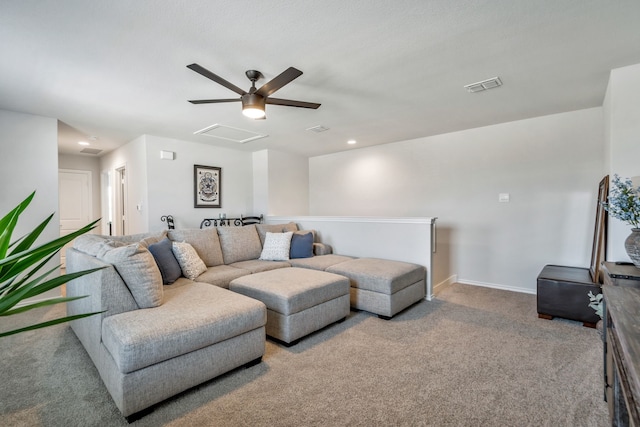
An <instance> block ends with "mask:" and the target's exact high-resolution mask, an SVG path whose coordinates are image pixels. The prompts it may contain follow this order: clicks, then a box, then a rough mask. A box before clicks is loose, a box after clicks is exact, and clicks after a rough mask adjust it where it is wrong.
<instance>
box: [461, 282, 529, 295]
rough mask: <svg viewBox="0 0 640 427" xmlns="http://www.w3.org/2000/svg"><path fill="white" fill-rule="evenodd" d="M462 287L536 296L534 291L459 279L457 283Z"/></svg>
mask: <svg viewBox="0 0 640 427" xmlns="http://www.w3.org/2000/svg"><path fill="white" fill-rule="evenodd" d="M457 282H458V283H462V284H463V285H471V286H480V287H483V288H491V289H500V290H503V291H512V292H520V293H522V294H531V295H536V291H535V290H533V289H527V288H519V287H517V286H506V285H498V284H496V283H487V282H478V281H475V280H466V279H460V280H458V281H457Z"/></svg>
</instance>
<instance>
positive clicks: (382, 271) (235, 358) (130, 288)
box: [66, 223, 426, 419]
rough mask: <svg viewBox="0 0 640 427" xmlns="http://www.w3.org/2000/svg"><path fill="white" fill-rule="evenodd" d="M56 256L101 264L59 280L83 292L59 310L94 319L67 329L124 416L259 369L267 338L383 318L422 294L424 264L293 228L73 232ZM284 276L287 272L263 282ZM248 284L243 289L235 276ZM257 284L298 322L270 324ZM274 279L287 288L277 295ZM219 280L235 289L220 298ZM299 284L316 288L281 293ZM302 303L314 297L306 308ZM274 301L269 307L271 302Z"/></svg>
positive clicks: (70, 265) (76, 266)
mask: <svg viewBox="0 0 640 427" xmlns="http://www.w3.org/2000/svg"><path fill="white" fill-rule="evenodd" d="M285 235H286V238H284V236H285ZM282 242H286V243H287V244H286V245H284V244H280V243H282ZM66 259H67V271H68V272H75V271H80V270H85V269H89V268H95V267H102V269H101V270H99V271H98V272H96V273H93V274H90V275H87V276H83V277H81V278H78V279H76V280H73V281H71V282H69V283H68V284H67V295H68V296H71V297H73V296H83V295H89V296H88V297H87V298H81V299H77V300H74V301H71V302H69V303H68V304H67V311H68V314H69V315H75V314H80V313H87V312H101V313H100V314H98V315H95V316H91V317H86V318H82V319H78V320H75V321H73V322H72V323H71V327H72V329H73V331H74V332H75V334H76V335H77V337H78V338H79V340H80V342H81V343H82V344H83V346H84V347H85V349H86V351H87V353H88V354H89V356H90V358H91V359H92V361H93V363H94V364H95V366H96V367H97V369H98V372H99V373H100V376H101V378H102V379H103V381H104V383H105V386H106V387H107V389H108V391H109V392H110V394H111V395H112V397H113V399H114V402H115V403H116V406H117V407H118V408H119V410H120V411H121V412H122V414H123V415H124V416H125V417H128V418H129V419H132V418H136V417H137V416H138V415H141V414H143V413H144V411H145V410H146V409H147V408H149V407H151V406H152V405H154V404H156V403H158V402H161V401H162V400H165V399H167V398H168V397H171V396H173V395H175V394H177V393H180V392H182V391H184V390H186V389H189V388H191V387H194V386H196V385H198V384H200V383H202V382H204V381H207V380H209V379H212V378H215V377H217V376H219V375H221V374H223V373H226V372H229V371H231V370H233V369H236V368H239V367H242V366H251V365H252V364H255V363H259V362H260V361H261V358H262V356H263V355H264V352H265V338H266V335H267V334H268V335H270V336H273V337H281V336H284V337H288V336H291V335H292V334H294V335H295V338H298V337H299V336H300V335H301V334H307V333H309V332H310V331H312V330H317V329H319V328H320V327H323V326H324V325H328V324H329V323H330V322H333V321H336V320H338V319H341V318H344V317H345V316H346V315H347V314H348V311H349V305H351V308H354V309H364V310H367V311H371V312H373V313H375V314H378V315H379V316H380V317H382V318H390V317H392V316H393V315H395V314H396V313H397V312H399V311H401V310H402V309H404V308H406V307H408V306H409V305H411V304H413V303H415V302H417V301H419V300H421V299H423V298H424V296H425V273H426V272H425V269H424V267H422V266H418V265H415V264H408V263H400V262H397V261H388V260H368V259H356V258H353V257H349V256H343V255H336V254H333V253H332V248H331V247H329V246H327V245H323V244H321V243H318V242H315V233H314V232H313V231H299V230H298V229H297V226H296V224H295V223H289V224H277V225H274V224H257V225H249V226H244V227H218V228H208V229H185V230H168V231H163V232H158V233H145V234H139V235H132V236H119V237H114V236H111V237H109V236H98V235H84V236H81V237H79V238H78V239H76V241H75V242H74V246H73V247H72V248H69V249H68V250H67V253H66ZM292 267H295V268H293V269H292ZM287 268H289V269H291V274H287V275H283V274H275V275H274V274H268V272H270V271H275V270H278V269H287ZM332 269H333V272H331V273H329V272H330V271H331V270H332ZM293 270H295V273H293ZM305 271H307V272H308V273H305ZM319 272H324V273H319ZM323 274H324V276H322V275H323ZM318 275H320V276H321V277H318ZM249 276H251V281H247V280H246V279H244V278H247V277H249ZM261 277H263V278H264V281H265V282H266V281H267V279H269V280H270V281H271V283H270V285H272V286H273V285H275V286H276V287H278V286H279V287H280V288H282V289H284V290H285V291H286V292H285V293H284V299H285V300H286V299H287V298H289V299H292V298H297V299H296V301H294V302H292V303H291V304H289V303H290V301H284V304H285V305H287V307H290V306H292V305H297V306H300V304H303V305H304V304H306V305H305V306H304V307H302V308H305V314H304V316H303V317H302V319H303V320H299V319H301V318H300V317H296V316H291V317H288V319H293V320H289V321H288V322H281V317H282V316H281V315H280V314H279V313H274V311H273V309H274V307H272V304H273V301H271V300H272V299H273V298H271V297H268V298H267V300H265V299H264V298H263V301H264V302H263V301H260V300H259V299H256V298H259V297H256V293H255V291H256V289H257V290H258V291H259V293H260V292H262V291H263V290H262V289H260V287H261V282H262V280H261ZM285 277H286V278H287V279H284V278H285ZM327 278H328V279H329V280H328V281H327V280H325V279H327ZM317 279H320V280H319V281H318V280H317ZM243 280H244V281H243ZM282 280H289V281H291V280H294V282H293V283H287V284H285V285H286V286H284V288H283V287H282V286H281V285H282V284H281V283H279V282H281V281H282ZM307 282H308V284H305V283H307ZM312 282H313V283H314V284H313V285H311V283H312ZM321 282H322V283H323V284H322V285H317V283H321ZM324 282H327V283H326V284H324ZM329 282H332V283H331V285H330V286H331V287H330V286H329ZM338 282H340V283H338ZM342 282H344V283H342ZM230 284H232V289H233V285H235V289H237V290H238V291H237V292H233V291H232V290H229V287H230ZM245 285H252V286H253V290H251V289H250V290H249V294H248V295H251V296H253V297H251V296H247V295H243V294H242V292H243V291H242V289H245V290H246V286H245ZM304 286H314V287H316V288H318V289H320V290H318V289H315V288H314V289H311V290H310V292H307V293H304V294H300V292H297V294H300V295H293V294H291V292H290V291H291V290H293V291H296V288H298V287H304ZM318 286H322V288H320V287H318ZM251 292H253V293H251ZM244 293H247V292H244ZM309 295H311V298H315V299H316V300H318V298H320V299H319V300H318V301H317V303H315V302H312V303H310V302H309V298H310V297H309ZM278 298H279V299H280V301H276V302H275V304H276V305H277V304H279V305H283V302H282V298H283V297H282V295H279V296H278ZM345 298H346V299H345ZM349 301H350V304H349ZM345 304H346V306H345ZM345 307H346V308H345ZM276 309H277V308H276ZM287 309H288V308H287ZM345 310H346V312H347V313H345ZM280 311H282V310H280ZM296 315H297V314H296ZM274 316H279V317H274ZM297 316H298V315H297ZM270 319H276V320H277V322H274V321H271V320H270ZM318 319H320V321H318ZM278 322H279V323H278ZM295 323H298V324H295ZM300 324H302V326H300ZM274 325H275V326H274ZM309 325H311V326H309ZM268 328H271V330H269V329H268ZM274 328H276V329H280V330H274Z"/></svg>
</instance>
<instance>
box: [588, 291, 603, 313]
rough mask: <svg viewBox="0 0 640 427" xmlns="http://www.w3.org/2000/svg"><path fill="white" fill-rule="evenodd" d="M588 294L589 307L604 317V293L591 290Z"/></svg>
mask: <svg viewBox="0 0 640 427" xmlns="http://www.w3.org/2000/svg"><path fill="white" fill-rule="evenodd" d="M587 295H588V296H589V307H591V308H593V309H594V310H595V312H596V314H597V315H598V317H600V318H601V319H602V294H594V293H593V292H591V291H589V293H588V294H587Z"/></svg>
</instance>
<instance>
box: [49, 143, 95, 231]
mask: <svg viewBox="0 0 640 427" xmlns="http://www.w3.org/2000/svg"><path fill="white" fill-rule="evenodd" d="M58 168H59V169H71V170H82V171H90V172H91V192H92V194H91V200H92V206H91V220H92V221H93V220H94V219H98V218H100V217H101V216H102V211H101V206H100V205H101V203H100V158H99V157H89V156H80V155H73V154H59V155H58ZM97 231H99V228H96V232H97Z"/></svg>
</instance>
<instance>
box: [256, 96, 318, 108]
mask: <svg viewBox="0 0 640 427" xmlns="http://www.w3.org/2000/svg"><path fill="white" fill-rule="evenodd" d="M265 103H266V104H273V105H284V106H286V107H301V108H313V109H314V110H315V109H317V108H318V107H319V106H320V105H322V104H317V103H315V102H304V101H293V100H291V99H280V98H267V99H266V100H265Z"/></svg>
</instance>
